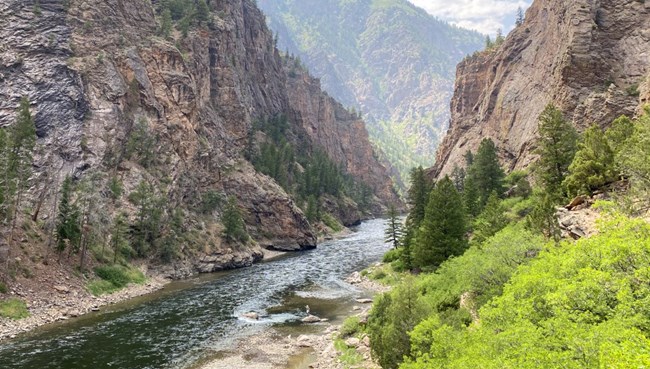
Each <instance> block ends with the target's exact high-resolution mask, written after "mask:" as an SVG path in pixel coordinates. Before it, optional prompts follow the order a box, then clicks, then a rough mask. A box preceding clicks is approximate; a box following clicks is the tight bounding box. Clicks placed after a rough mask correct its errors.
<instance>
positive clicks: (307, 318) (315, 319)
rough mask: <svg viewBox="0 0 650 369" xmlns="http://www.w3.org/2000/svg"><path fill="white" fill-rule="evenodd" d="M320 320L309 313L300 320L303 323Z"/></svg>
mask: <svg viewBox="0 0 650 369" xmlns="http://www.w3.org/2000/svg"><path fill="white" fill-rule="evenodd" d="M321 321H322V320H321V318H319V317H317V316H316V315H311V314H310V315H307V316H306V317H304V318H302V319H301V322H303V323H319V322H321Z"/></svg>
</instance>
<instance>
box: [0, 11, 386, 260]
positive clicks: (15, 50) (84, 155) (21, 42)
mask: <svg viewBox="0 0 650 369" xmlns="http://www.w3.org/2000/svg"><path fill="white" fill-rule="evenodd" d="M156 3H157V2H156V1H154V2H153V4H152V2H151V1H149V0H129V1H125V0H101V1H100V0H86V1H77V0H71V1H60V0H59V1H58V0H40V1H23V0H7V1H3V2H2V3H1V4H0V38H2V39H3V43H2V44H1V45H0V127H7V126H8V125H10V124H12V123H13V122H14V120H15V114H16V107H17V106H18V101H19V100H20V98H21V97H22V96H27V97H28V98H29V99H30V101H31V103H32V112H33V113H34V114H35V118H36V126H37V132H38V147H39V149H38V150H37V151H38V152H37V153H36V154H37V155H36V165H35V168H36V170H35V171H36V175H35V176H34V178H33V186H32V189H31V191H30V199H31V200H30V201H33V202H35V201H36V200H35V199H36V197H37V196H39V194H40V193H44V194H46V195H45V196H44V197H45V198H46V200H45V205H44V207H45V208H48V209H49V208H53V206H52V205H53V204H54V198H55V193H56V192H57V191H58V190H59V188H60V183H61V181H62V179H63V178H64V177H65V176H66V175H72V176H73V177H74V178H76V179H81V178H84V177H87V176H89V175H91V174H93V173H99V178H101V180H100V181H99V182H98V183H99V185H100V186H102V187H104V186H107V183H108V180H109V178H111V177H118V178H119V179H120V181H121V182H122V183H123V185H124V193H125V194H129V193H131V192H133V191H134V190H135V188H136V187H137V185H138V183H140V181H141V180H146V181H148V182H150V183H154V184H155V185H156V186H157V187H158V188H159V190H160V192H161V194H162V195H163V196H164V197H165V198H166V200H167V201H168V202H169V203H170V204H171V205H172V207H179V208H183V209H185V210H187V211H189V212H193V211H195V210H196V209H197V207H198V206H200V204H201V201H202V199H203V195H205V194H206V193H210V192H217V193H222V194H225V195H232V196H235V197H236V198H237V200H238V203H239V205H240V206H241V207H242V209H243V216H244V219H245V221H246V224H247V226H248V228H249V231H250V232H251V234H252V236H253V238H255V239H256V240H259V241H260V244H261V245H263V246H268V247H273V248H276V249H283V250H298V249H303V248H310V247H313V246H315V244H316V235H315V234H314V231H313V229H312V227H311V226H310V224H309V222H308V221H307V220H306V218H305V216H304V215H303V212H302V211H301V210H300V209H299V208H298V206H296V204H295V203H294V201H293V200H292V199H291V197H290V196H289V195H288V194H287V193H286V192H285V191H284V190H283V189H282V188H281V187H280V186H279V185H277V184H276V183H275V182H274V181H273V180H272V179H271V178H269V177H268V176H265V175H262V174H259V173H257V172H256V171H255V169H254V168H253V166H252V165H251V164H250V163H249V162H248V161H246V160H245V159H244V155H243V154H244V151H245V149H246V145H247V143H248V136H249V132H250V130H251V127H252V124H253V123H254V122H255V121H257V120H260V119H265V118H268V117H273V116H277V115H286V116H288V117H289V118H290V119H289V122H290V124H292V130H293V131H295V132H299V131H302V130H303V127H304V126H307V125H309V126H311V127H314V129H317V130H319V131H320V132H322V135H323V136H322V137H328V139H321V138H320V137H321V136H319V135H309V136H305V137H306V138H307V140H304V138H303V139H302V141H299V142H300V144H302V145H307V146H309V148H315V147H317V146H322V149H324V150H325V151H326V152H327V153H329V154H330V155H331V157H332V159H333V160H335V161H337V162H340V163H342V164H345V168H347V169H348V172H349V173H350V174H351V175H353V176H355V177H356V178H358V179H360V180H363V181H367V183H368V184H369V185H371V186H372V187H373V188H374V189H375V190H376V195H377V196H379V198H381V200H379V199H377V203H379V202H381V201H398V200H397V198H396V197H395V195H394V193H393V192H392V188H391V182H390V179H389V177H388V175H387V174H386V169H385V168H383V167H382V166H381V165H379V163H378V162H377V160H376V159H375V158H374V156H373V153H372V149H371V147H370V143H369V142H368V138H367V133H366V131H365V128H364V126H363V122H361V121H358V120H357V121H351V120H350V119H349V117H348V116H338V115H336V114H334V112H336V111H338V110H339V109H340V105H338V103H336V102H335V101H333V100H332V99H331V98H329V97H327V96H326V95H325V94H324V93H323V92H322V91H320V89H319V88H318V83H317V82H315V81H314V80H312V79H311V78H310V77H307V76H304V77H303V78H302V79H292V80H291V81H289V80H288V79H287V74H286V71H285V69H284V67H283V63H282V59H281V57H280V55H279V54H278V52H277V50H276V49H275V48H274V46H273V37H272V34H271V32H270V31H269V30H268V29H267V27H266V24H265V19H264V16H263V15H262V14H261V12H260V11H259V10H258V9H257V7H256V6H255V4H254V2H253V1H250V0H227V1H208V3H209V5H210V6H211V8H212V10H213V12H212V13H211V14H210V15H209V18H210V19H209V22H207V25H206V24H204V25H203V26H201V27H192V28H191V29H190V31H189V33H188V35H187V36H186V37H182V36H181V35H180V33H179V32H178V31H173V35H172V38H168V39H165V38H163V37H160V36H159V34H160V32H159V25H158V20H157V18H156V11H155V8H154V7H155V6H156ZM288 87H293V88H295V89H297V90H301V91H304V92H305V95H299V94H296V92H295V91H291V92H288ZM305 101H309V102H310V103H309V104H304V102H305ZM311 102H318V106H316V105H310V104H311ZM348 123H349V124H348ZM137 130H144V131H146V133H147V134H148V135H149V136H151V137H152V138H153V139H152V141H151V142H153V144H151V145H149V147H146V149H147V150H150V151H151V153H150V154H152V155H151V156H152V158H153V159H151V160H152V161H151V162H149V163H146V164H145V163H142V162H139V161H137V160H135V159H133V158H132V157H130V156H129V154H128V150H129V149H128V147H127V146H128V143H129V140H130V138H132V137H133V134H134V132H135V131H137ZM296 143H298V141H296ZM348 144H349V145H348ZM97 191H99V192H102V191H106V189H105V188H97ZM102 193H104V192H102ZM104 200H105V201H106V202H107V203H108V200H106V199H104ZM123 202H124V203H125V204H126V205H125V206H126V207H127V210H129V209H130V211H131V212H133V209H132V208H129V206H130V205H129V204H128V201H127V200H126V196H124V198H123ZM107 208H108V210H109V212H110V211H116V210H115V209H113V208H112V206H107ZM213 215H214V218H213V219H212V220H210V221H211V222H215V223H218V222H219V214H218V213H217V214H213ZM50 219H51V218H50ZM198 223H199V224H194V225H193V226H194V227H198V229H204V230H205V229H211V227H210V225H207V226H206V225H205V224H203V225H202V224H200V222H198ZM217 232H218V230H217ZM204 246H205V247H202V250H201V252H200V253H201V254H208V255H209V254H214V253H215V252H216V253H217V254H219V253H222V251H218V249H219V248H220V247H221V246H220V245H219V243H218V242H216V243H215V244H209V242H208V241H206V242H205V245H204ZM181 251H182V250H181ZM246 252H247V253H248V254H250V255H251V256H250V257H240V256H238V257H237V260H242V261H241V263H240V262H235V264H242V265H246V264H249V263H250V262H252V260H253V259H255V258H257V257H258V254H259V250H254V249H251V250H250V252H249V251H246ZM229 263H231V264H232V263H233V262H231V261H229ZM208 264H210V263H208ZM210 265H212V264H210ZM232 266H237V265H232ZM206 268H207V269H210V268H212V266H211V267H210V268H208V267H206ZM214 268H215V269H218V268H219V266H218V265H216V266H214ZM204 269H205V268H204Z"/></svg>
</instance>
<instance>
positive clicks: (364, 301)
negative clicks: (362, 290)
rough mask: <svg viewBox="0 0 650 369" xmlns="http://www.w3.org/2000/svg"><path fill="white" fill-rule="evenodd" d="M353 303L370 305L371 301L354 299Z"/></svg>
mask: <svg viewBox="0 0 650 369" xmlns="http://www.w3.org/2000/svg"><path fill="white" fill-rule="evenodd" d="M354 301H356V302H357V303H359V304H372V299H356V300H354Z"/></svg>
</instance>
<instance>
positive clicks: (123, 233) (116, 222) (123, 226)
mask: <svg viewBox="0 0 650 369" xmlns="http://www.w3.org/2000/svg"><path fill="white" fill-rule="evenodd" d="M128 226H129V224H128V218H127V215H126V214H125V213H120V214H118V215H117V216H115V219H113V229H112V231H111V246H112V249H113V264H115V263H117V257H118V255H119V254H121V253H122V250H124V249H125V248H126V246H127V245H128V240H127V231H128Z"/></svg>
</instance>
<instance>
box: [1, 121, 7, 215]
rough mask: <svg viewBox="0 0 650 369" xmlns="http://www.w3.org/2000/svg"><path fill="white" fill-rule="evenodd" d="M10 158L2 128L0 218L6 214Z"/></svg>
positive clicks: (5, 135)
mask: <svg viewBox="0 0 650 369" xmlns="http://www.w3.org/2000/svg"><path fill="white" fill-rule="evenodd" d="M8 157H9V148H8V138H7V133H6V132H5V130H4V129H2V128H0V173H2V174H1V175H0V216H1V215H3V214H4V209H5V205H6V203H7V196H8V195H9V194H8V193H6V191H7V190H8V188H7V183H6V182H7V181H8V180H9V178H8V173H7V164H8ZM0 219H1V218H0Z"/></svg>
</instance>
